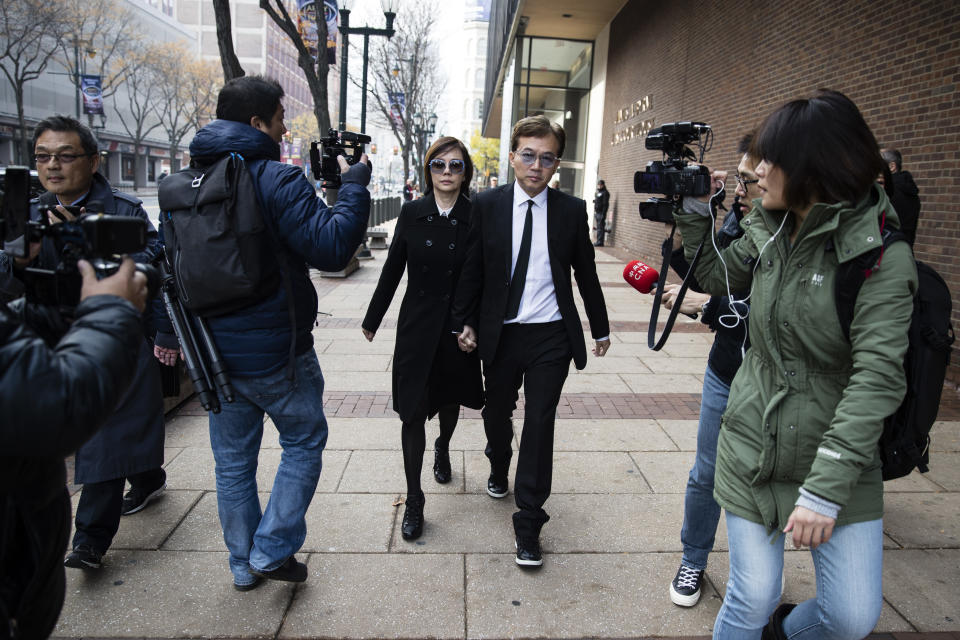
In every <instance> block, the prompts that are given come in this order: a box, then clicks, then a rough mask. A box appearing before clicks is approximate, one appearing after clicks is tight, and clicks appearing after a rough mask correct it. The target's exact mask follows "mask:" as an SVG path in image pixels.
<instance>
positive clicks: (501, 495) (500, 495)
mask: <svg viewBox="0 0 960 640" xmlns="http://www.w3.org/2000/svg"><path fill="white" fill-rule="evenodd" d="M508 493H510V490H509V489H507V490H506V491H504V492H503V493H496V492H495V491H492V490H491V489H490V487H487V495H488V496H490V497H491V498H506V497H507V494H508Z"/></svg>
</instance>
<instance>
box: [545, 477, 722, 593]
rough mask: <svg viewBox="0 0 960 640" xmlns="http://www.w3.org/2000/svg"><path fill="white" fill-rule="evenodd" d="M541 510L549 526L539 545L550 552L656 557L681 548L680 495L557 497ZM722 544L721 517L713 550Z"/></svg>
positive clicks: (681, 517)
mask: <svg viewBox="0 0 960 640" xmlns="http://www.w3.org/2000/svg"><path fill="white" fill-rule="evenodd" d="M544 509H545V510H546V511H547V513H548V514H550V522H548V523H547V524H546V526H545V527H544V528H543V532H542V538H543V541H542V542H543V545H544V547H545V548H548V549H550V550H551V551H555V552H558V553H597V552H603V553H640V552H646V553H659V552H663V551H682V549H683V547H682V545H681V544H680V526H681V524H682V523H683V495H681V494H672V495H668V494H664V495H657V494H644V495H602V494H599V495H597V494H594V495H590V494H557V495H553V496H551V497H550V499H549V500H547V503H546V504H545V505H544ZM726 544H727V533H726V524H725V523H724V519H723V518H722V517H721V518H720V524H719V528H718V530H717V537H716V542H715V544H714V546H715V548H716V549H726ZM674 572H676V569H674ZM670 577H671V578H672V577H673V575H672V574H671V576H670ZM668 582H669V580H668Z"/></svg>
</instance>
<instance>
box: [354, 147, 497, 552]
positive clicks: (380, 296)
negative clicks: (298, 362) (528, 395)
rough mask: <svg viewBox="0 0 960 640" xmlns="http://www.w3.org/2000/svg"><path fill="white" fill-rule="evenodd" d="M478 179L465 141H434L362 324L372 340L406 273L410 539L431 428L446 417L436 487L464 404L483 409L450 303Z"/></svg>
mask: <svg viewBox="0 0 960 640" xmlns="http://www.w3.org/2000/svg"><path fill="white" fill-rule="evenodd" d="M472 176H473V164H472V163H471V162H470V155H469V153H468V152H467V149H466V147H465V146H464V145H463V143H462V142H460V141H459V140H457V139H456V138H452V137H449V136H444V137H441V138H440V139H438V140H437V141H436V142H434V143H433V146H431V147H430V149H429V150H428V151H427V154H426V163H425V166H424V177H425V182H426V194H425V195H424V197H423V198H421V199H420V200H415V201H413V202H408V203H406V204H404V205H403V208H402V209H401V210H400V218H399V220H398V221H397V227H396V229H395V231H394V236H393V242H392V243H391V245H390V251H389V253H388V255H387V260H386V262H385V263H384V265H383V271H382V272H381V274H380V281H379V282H378V283H377V289H376V291H374V293H373V298H372V299H371V300H370V305H369V307H368V308H367V314H366V316H365V317H364V319H363V325H362V326H363V335H364V336H365V337H366V338H367V340H373V336H374V334H376V332H377V328H378V327H379V326H380V321H381V320H382V319H383V315H384V313H386V311H387V308H388V307H389V306H390V302H391V301H392V300H393V294H394V291H396V289H397V285H398V284H399V283H400V278H401V277H402V276H403V271H404V267H406V269H407V291H406V294H405V295H404V297H403V303H402V304H401V305H400V315H399V318H398V321H397V341H396V346H395V348H394V352H393V409H394V411H396V412H397V413H398V414H399V415H400V420H401V421H402V423H403V426H402V431H401V441H402V443H403V469H404V474H405V475H406V479H407V499H406V508H405V510H404V513H403V524H402V526H401V530H400V531H401V533H402V535H403V537H404V538H405V539H407V540H414V539H416V538H418V537H420V534H421V533H423V506H424V495H423V491H422V489H421V488H420V472H421V469H422V467H423V453H424V451H425V449H426V434H425V431H424V423H425V422H426V420H427V418H428V417H430V418H432V417H433V416H434V415H436V414H438V413H439V415H440V437H439V438H437V440H436V441H435V442H434V465H433V474H434V477H435V478H436V480H437V482H439V483H441V484H442V483H446V482H449V481H450V473H451V472H450V451H449V447H450V438H451V436H452V435H453V430H454V428H455V427H456V426H457V418H458V416H459V414H460V406H461V405H463V406H466V407H470V408H473V409H479V408H481V407H482V406H483V382H482V379H481V376H480V360H479V358H478V357H477V355H476V353H470V354H467V353H464V352H462V351H460V349H459V348H458V347H457V339H456V335H454V334H453V333H452V332H451V327H450V304H451V299H452V298H453V294H454V291H455V290H456V286H457V279H458V278H459V277H460V267H461V266H462V265H463V260H464V258H465V257H466V250H467V231H468V229H469V227H470V200H469V199H468V198H467V195H466V194H467V189H468V188H469V185H470V179H471V178H472Z"/></svg>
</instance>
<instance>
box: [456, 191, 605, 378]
mask: <svg viewBox="0 0 960 640" xmlns="http://www.w3.org/2000/svg"><path fill="white" fill-rule="evenodd" d="M516 188H518V189H519V188H520V187H519V186H517V187H516ZM513 189H514V183H511V184H507V185H504V186H501V187H497V188H496V189H488V190H487V191H484V192H482V193H480V194H478V195H477V197H476V198H475V199H474V203H473V214H472V219H471V224H470V236H469V243H468V246H467V258H466V261H465V262H464V265H463V270H462V272H461V274H460V282H459V284H458V286H457V295H456V298H455V300H454V304H453V308H452V310H451V311H452V320H453V325H454V328H455V329H456V330H458V331H459V330H461V329H462V327H463V325H465V324H466V325H470V326H471V327H473V328H474V329H476V331H477V339H478V348H479V351H480V359H481V360H483V361H484V362H491V361H492V360H493V358H494V356H495V355H496V353H497V344H498V343H499V340H500V332H501V331H502V330H503V321H504V317H505V315H506V309H507V292H508V290H509V288H510V271H511V268H512V266H513V264H512V263H513V253H512V250H511V246H512V243H513ZM547 247H548V251H549V253H550V271H551V272H552V273H553V286H554V289H555V291H556V295H557V305H558V306H559V307H560V315H561V316H562V318H563V323H564V326H565V327H566V329H567V335H568V336H569V338H570V348H571V350H572V351H573V361H574V364H575V365H576V367H577V369H583V368H584V367H585V366H586V364H587V349H586V346H585V345H584V339H583V327H582V326H581V323H580V316H579V314H578V313H577V307H576V305H575V303H574V299H573V288H572V286H571V283H570V269H571V267H572V268H573V273H574V275H575V276H576V279H577V288H578V289H579V290H580V296H581V297H582V298H583V303H584V307H585V308H586V311H587V318H588V320H589V321H590V332H591V333H592V334H593V337H594V339H596V338H603V337H605V336H608V335H610V325H609V323H608V321H607V308H606V305H605V304H604V301H603V292H602V291H601V290H600V281H599V279H598V278H597V268H596V264H595V263H594V254H593V245H592V244H591V242H590V229H589V226H588V223H587V205H586V203H585V202H584V201H583V200H580V199H579V198H574V197H573V196H568V195H566V194H565V193H563V192H561V191H557V190H556V189H548V191H547Z"/></svg>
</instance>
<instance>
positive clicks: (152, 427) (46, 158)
mask: <svg viewBox="0 0 960 640" xmlns="http://www.w3.org/2000/svg"><path fill="white" fill-rule="evenodd" d="M33 146H34V158H35V160H36V163H37V174H38V176H39V178H40V183H41V185H43V187H44V188H45V189H46V190H47V191H46V192H45V193H43V194H42V195H41V196H40V197H39V198H38V199H37V200H35V201H33V202H32V203H31V211H30V215H31V218H32V219H33V220H38V219H40V217H41V216H45V217H47V218H48V220H49V222H50V223H51V224H59V223H60V222H61V221H63V222H66V221H71V220H74V219H75V217H76V216H75V215H74V213H71V211H70V210H68V209H67V208H66V207H67V206H69V207H71V208H73V211H76V207H80V212H81V213H105V214H108V215H117V216H130V217H137V218H140V219H142V220H144V221H145V222H146V224H147V229H148V233H147V246H146V248H145V249H144V250H143V251H142V252H140V253H136V254H133V255H131V258H132V259H134V260H135V261H136V262H141V263H150V262H153V260H154V259H155V258H156V256H157V252H158V247H159V244H158V239H157V233H156V230H154V228H153V225H152V224H151V223H150V220H149V218H148V217H147V213H146V211H144V210H143V207H142V206H141V204H140V200H139V199H138V198H135V197H133V196H131V195H127V194H125V193H122V192H119V191H117V190H115V189H113V188H112V187H111V186H110V183H108V182H107V180H106V179H105V178H104V177H103V175H101V174H100V173H98V171H97V169H98V168H99V166H100V156H99V153H98V152H97V141H96V139H95V138H94V136H93V133H92V132H91V131H90V129H88V128H87V127H86V126H85V125H83V124H82V123H80V122H79V121H77V120H75V119H73V118H70V117H66V116H53V117H50V118H47V119H46V120H43V121H41V122H40V123H39V124H37V127H36V129H35V131H34V141H33ZM39 245H40V246H39V247H37V246H36V245H35V246H32V247H31V248H30V255H31V256H32V259H29V258H28V259H27V260H18V262H19V263H20V264H21V266H26V265H24V264H23V263H24V262H28V264H29V266H33V267H40V268H44V269H51V270H53V269H56V268H57V265H58V264H59V263H60V262H61V261H62V260H63V259H64V256H63V255H62V253H63V252H62V247H60V246H59V245H60V243H59V242H58V241H57V240H56V239H55V238H54V237H51V236H45V237H44V238H43V239H42V242H41V243H39ZM15 273H16V271H15ZM58 302H61V303H62V302H63V301H62V300H58ZM151 317H152V314H151V313H150V312H149V310H148V312H147V313H145V314H144V318H143V320H144V323H145V324H146V325H149V323H150V320H151ZM67 322H69V318H64V319H63V324H62V326H61V328H60V329H59V331H55V334H59V333H62V331H63V330H65V329H66V326H67ZM149 333H150V330H149V329H144V330H143V334H144V335H147V334H149ZM140 343H141V344H140V345H139V347H138V349H137V352H138V360H137V369H136V372H135V374H134V375H133V379H132V381H131V384H130V387H129V390H128V392H127V393H126V394H125V395H124V396H123V397H122V398H121V400H120V402H119V403H118V404H117V407H116V410H115V411H114V412H113V413H112V415H111V416H110V417H109V419H108V420H107V421H106V422H105V423H104V424H103V425H102V427H101V428H100V430H99V431H98V432H97V434H96V435H95V436H93V437H92V438H90V439H89V440H88V441H87V442H86V443H84V444H83V445H82V446H81V447H80V448H79V449H78V450H77V454H76V461H75V462H76V465H75V470H74V482H75V483H76V484H82V485H83V490H82V491H81V493H80V501H79V503H78V505H77V514H76V532H75V533H74V537H73V547H72V551H71V553H70V555H69V556H67V558H66V560H65V561H64V562H65V564H66V566H68V567H73V568H78V569H99V568H100V566H101V558H102V557H103V555H104V554H105V553H106V552H107V549H108V548H109V547H110V544H111V542H112V541H113V537H114V535H116V533H117V530H118V529H119V526H120V516H121V513H122V512H131V511H132V510H134V509H136V508H137V507H142V506H143V505H145V504H146V502H147V500H148V499H149V498H152V497H155V496H156V495H158V494H159V493H160V492H161V491H163V488H164V487H165V486H166V474H165V472H164V471H163V469H162V465H163V442H164V429H163V397H162V391H161V386H160V369H159V367H158V366H157V363H156V362H155V361H154V359H153V357H152V355H151V347H150V346H149V345H148V344H147V341H146V339H141V341H140ZM126 480H129V481H130V485H131V490H130V491H129V492H128V493H127V496H126V498H125V497H124V494H123V489H124V485H125V481H126ZM136 510H139V509H136Z"/></svg>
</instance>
